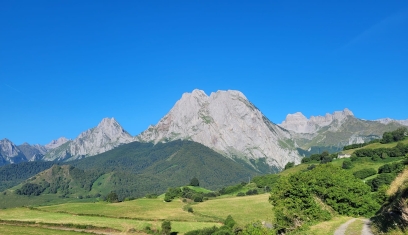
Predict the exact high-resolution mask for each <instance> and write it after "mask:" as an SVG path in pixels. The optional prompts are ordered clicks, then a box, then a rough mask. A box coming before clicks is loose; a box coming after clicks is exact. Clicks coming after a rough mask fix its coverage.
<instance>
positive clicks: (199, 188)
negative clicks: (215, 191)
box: [187, 186, 212, 193]
mask: <svg viewBox="0 0 408 235" xmlns="http://www.w3.org/2000/svg"><path fill="white" fill-rule="evenodd" d="M187 187H188V188H190V189H192V190H194V191H196V192H199V193H209V192H212V191H211V190H208V189H205V188H202V187H195V186H187Z"/></svg>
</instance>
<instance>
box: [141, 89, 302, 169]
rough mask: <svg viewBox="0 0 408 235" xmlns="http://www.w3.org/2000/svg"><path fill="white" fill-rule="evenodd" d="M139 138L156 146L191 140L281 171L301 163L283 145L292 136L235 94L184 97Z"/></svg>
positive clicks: (225, 92)
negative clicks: (292, 164) (265, 163)
mask: <svg viewBox="0 0 408 235" xmlns="http://www.w3.org/2000/svg"><path fill="white" fill-rule="evenodd" d="M136 138H137V139H138V140H140V141H146V142H155V143H157V142H167V141H172V140H176V139H189V140H193V141H195V142H198V143H201V144H203V145H205V146H207V147H210V148H212V149H214V150H216V151H218V152H220V153H223V154H224V155H226V156H229V157H240V158H244V159H246V160H249V159H260V158H264V159H266V162H267V163H268V164H269V165H275V166H277V167H280V168H282V167H283V166H284V165H285V164H286V163H287V162H288V161H296V162H298V161H299V158H298V154H297V152H295V151H292V150H293V149H288V148H284V147H282V146H280V144H279V143H280V141H283V142H285V141H287V139H289V138H290V136H289V133H287V132H285V131H284V130H282V129H281V128H279V127H277V126H276V125H275V124H273V123H271V122H270V121H269V120H268V119H267V118H266V117H265V116H264V115H263V114H262V113H261V112H260V111H259V110H258V109H257V108H256V107H255V106H254V105H252V104H251V103H250V102H249V101H248V100H247V98H246V97H245V95H244V94H242V93H241V92H239V91H234V90H227V91H217V92H214V93H211V95H210V96H207V95H206V94H205V93H204V92H203V91H201V90H194V91H193V92H192V93H184V94H183V95H182V97H181V99H180V100H179V101H177V102H176V104H175V105H174V106H173V108H172V109H171V110H170V112H169V113H167V114H166V115H165V116H164V117H163V118H162V119H161V120H160V121H159V123H157V124H156V125H155V126H150V127H149V128H148V129H147V130H146V131H144V132H142V133H141V134H140V135H139V136H137V137H136Z"/></svg>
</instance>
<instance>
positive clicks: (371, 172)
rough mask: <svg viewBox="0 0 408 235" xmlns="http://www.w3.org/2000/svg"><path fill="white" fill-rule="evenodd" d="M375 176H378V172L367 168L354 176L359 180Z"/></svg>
mask: <svg viewBox="0 0 408 235" xmlns="http://www.w3.org/2000/svg"><path fill="white" fill-rule="evenodd" d="M375 174H377V171H376V170H374V169H372V168H365V169H362V170H359V171H356V172H354V173H353V175H354V176H355V177H356V178H359V179H365V178H367V177H369V176H372V175H375Z"/></svg>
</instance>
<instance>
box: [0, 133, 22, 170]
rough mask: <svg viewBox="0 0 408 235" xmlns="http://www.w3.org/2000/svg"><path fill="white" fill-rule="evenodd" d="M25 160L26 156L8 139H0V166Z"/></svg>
mask: <svg viewBox="0 0 408 235" xmlns="http://www.w3.org/2000/svg"><path fill="white" fill-rule="evenodd" d="M25 161H27V158H26V157H25V155H24V154H23V153H22V152H21V151H20V150H19V149H18V147H17V146H16V145H15V144H14V143H13V142H11V141H10V140H8V139H2V140H0V166H2V165H6V164H10V163H19V162H25Z"/></svg>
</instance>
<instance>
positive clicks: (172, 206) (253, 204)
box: [0, 194, 273, 234]
mask: <svg viewBox="0 0 408 235" xmlns="http://www.w3.org/2000/svg"><path fill="white" fill-rule="evenodd" d="M268 197H269V194H261V195H254V196H245V197H228V198H217V199H213V200H208V201H205V202H202V203H193V204H187V203H183V202H182V201H181V200H180V199H176V200H173V201H172V202H163V200H162V199H160V198H158V199H145V198H144V199H137V200H133V201H126V202H121V203H106V202H95V203H94V202H88V203H77V202H75V203H65V204H59V205H50V206H38V207H34V208H32V209H30V208H25V207H18V208H9V209H3V210H0V220H3V221H10V223H11V222H15V221H21V222H35V223H47V224H51V225H52V224H55V225H63V226H68V225H69V224H74V225H91V226H94V227H96V228H97V229H106V228H110V229H115V230H118V231H120V233H123V234H126V233H127V231H130V230H132V229H134V230H136V231H142V230H143V229H144V228H146V226H149V227H151V228H156V229H157V228H160V225H161V222H162V221H163V220H170V221H171V223H172V231H177V232H179V234H183V233H185V232H188V231H191V230H195V229H200V228H204V227H212V226H220V225H221V223H220V221H223V220H225V218H226V217H227V216H228V215H231V216H232V217H233V218H234V220H235V221H237V223H238V224H239V225H245V224H247V223H248V222H251V221H257V220H259V221H272V217H273V212H272V205H271V204H270V203H269V202H268ZM186 205H190V206H191V207H192V208H193V210H194V213H188V212H187V211H185V210H183V207H185V206H186ZM20 227H21V226H20ZM3 229H10V228H9V227H8V226H7V225H5V226H4V228H3ZM21 229H22V231H26V230H27V231H28V232H27V233H28V234H36V233H38V234H55V233H52V230H51V232H49V230H47V229H46V228H38V227H24V226H23V227H21ZM31 230H33V232H32V233H31V232H30V231H31ZM34 230H36V231H34ZM37 230H38V232H37ZM43 230H44V232H43V233H41V231H43ZM67 232H72V234H76V233H75V232H74V231H67ZM0 234H2V233H1V232H0ZM67 234H70V233H67Z"/></svg>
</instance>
